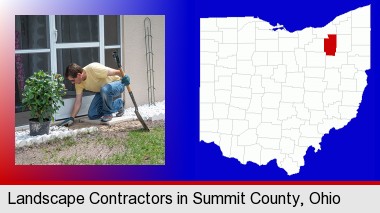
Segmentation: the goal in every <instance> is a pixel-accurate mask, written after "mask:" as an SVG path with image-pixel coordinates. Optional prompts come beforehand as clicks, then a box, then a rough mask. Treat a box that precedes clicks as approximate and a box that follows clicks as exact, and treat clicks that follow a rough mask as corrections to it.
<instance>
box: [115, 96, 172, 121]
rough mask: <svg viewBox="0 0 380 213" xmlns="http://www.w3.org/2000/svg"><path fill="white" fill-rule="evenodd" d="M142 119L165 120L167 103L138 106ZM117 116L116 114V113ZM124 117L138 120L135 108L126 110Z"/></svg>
mask: <svg viewBox="0 0 380 213" xmlns="http://www.w3.org/2000/svg"><path fill="white" fill-rule="evenodd" d="M138 109H139V112H140V114H141V117H142V118H143V119H144V120H148V119H153V120H165V101H161V102H156V104H155V105H151V106H149V104H145V105H141V106H138ZM115 114H116V113H115ZM123 117H125V118H127V119H128V118H131V119H133V120H137V117H136V114H135V107H130V108H127V109H125V112H124V115H123Z"/></svg>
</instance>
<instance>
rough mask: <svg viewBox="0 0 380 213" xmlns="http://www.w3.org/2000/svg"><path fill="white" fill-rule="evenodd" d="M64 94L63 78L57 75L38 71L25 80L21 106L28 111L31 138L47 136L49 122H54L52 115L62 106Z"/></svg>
mask: <svg viewBox="0 0 380 213" xmlns="http://www.w3.org/2000/svg"><path fill="white" fill-rule="evenodd" d="M65 94H66V92H65V85H64V84H63V77H62V76H61V75H59V74H56V75H49V74H47V73H45V72H44V71H42V70H40V71H38V72H35V73H33V75H32V76H31V77H29V78H28V79H27V80H26V82H25V87H24V92H23V94H22V96H23V99H22V104H23V106H24V107H25V108H27V109H29V110H30V114H31V119H29V129H30V135H31V136H35V135H43V134H49V129H50V128H49V127H50V122H51V121H54V117H53V115H54V113H56V112H57V111H58V109H59V108H60V106H61V105H63V103H64V102H63V96H64V95H65Z"/></svg>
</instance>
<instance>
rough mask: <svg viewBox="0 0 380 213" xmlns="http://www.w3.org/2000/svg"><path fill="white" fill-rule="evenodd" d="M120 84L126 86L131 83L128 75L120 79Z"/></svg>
mask: <svg viewBox="0 0 380 213" xmlns="http://www.w3.org/2000/svg"><path fill="white" fill-rule="evenodd" d="M121 83H123V84H124V85H125V86H128V85H129V84H130V83H131V79H130V78H129V76H128V75H124V77H123V78H122V79H121Z"/></svg>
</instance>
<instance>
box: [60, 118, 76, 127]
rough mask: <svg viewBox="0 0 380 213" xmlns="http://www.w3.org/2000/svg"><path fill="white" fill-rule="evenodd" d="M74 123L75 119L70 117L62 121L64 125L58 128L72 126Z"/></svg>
mask: <svg viewBox="0 0 380 213" xmlns="http://www.w3.org/2000/svg"><path fill="white" fill-rule="evenodd" d="M73 123H74V118H73V117H69V118H66V119H65V120H63V121H62V123H60V124H58V126H71V125H72V124H73Z"/></svg>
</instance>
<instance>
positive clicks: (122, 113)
mask: <svg viewBox="0 0 380 213" xmlns="http://www.w3.org/2000/svg"><path fill="white" fill-rule="evenodd" d="M124 105H125V102H124V101H123V106H122V107H121V108H120V109H119V110H118V111H117V113H116V117H121V116H123V115H124Z"/></svg>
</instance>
